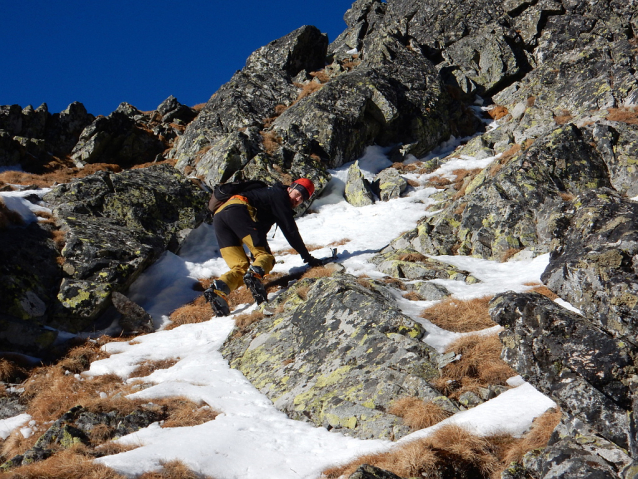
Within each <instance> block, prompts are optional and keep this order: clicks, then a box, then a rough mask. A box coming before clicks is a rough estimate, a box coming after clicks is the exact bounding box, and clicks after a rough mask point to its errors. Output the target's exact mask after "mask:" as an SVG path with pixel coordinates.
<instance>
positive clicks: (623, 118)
mask: <svg viewBox="0 0 638 479" xmlns="http://www.w3.org/2000/svg"><path fill="white" fill-rule="evenodd" d="M607 120H609V121H619V122H622V123H627V124H629V125H638V108H636V107H635V106H633V107H630V108H624V107H623V108H609V114H608V115H607Z"/></svg>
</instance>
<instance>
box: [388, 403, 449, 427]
mask: <svg viewBox="0 0 638 479" xmlns="http://www.w3.org/2000/svg"><path fill="white" fill-rule="evenodd" d="M388 412H389V413H390V414H394V415H395V416H399V417H400V418H402V419H403V423H404V424H405V425H406V426H408V427H409V428H410V429H412V430H413V431H417V430H419V429H424V428H426V427H430V426H434V425H435V424H437V423H439V422H441V421H443V419H446V418H448V417H450V415H451V414H450V413H449V412H447V411H445V410H444V409H442V408H441V407H440V406H438V405H437V404H434V403H433V402H431V401H424V400H423V399H419V398H416V397H404V398H401V399H399V400H397V401H395V402H394V404H392V406H391V407H390V409H388Z"/></svg>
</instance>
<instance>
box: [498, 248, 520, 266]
mask: <svg viewBox="0 0 638 479" xmlns="http://www.w3.org/2000/svg"><path fill="white" fill-rule="evenodd" d="M521 251H523V248H509V249H508V250H506V251H503V253H502V254H501V257H500V258H499V259H500V261H501V263H506V262H507V260H509V259H510V258H511V257H512V256H514V255H515V254H517V253H520V252H521Z"/></svg>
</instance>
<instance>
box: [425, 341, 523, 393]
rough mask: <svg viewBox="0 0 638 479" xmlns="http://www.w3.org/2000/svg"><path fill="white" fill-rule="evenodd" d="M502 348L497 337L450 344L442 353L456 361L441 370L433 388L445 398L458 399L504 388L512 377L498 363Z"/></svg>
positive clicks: (506, 369)
mask: <svg viewBox="0 0 638 479" xmlns="http://www.w3.org/2000/svg"><path fill="white" fill-rule="evenodd" d="M501 350H502V344H501V341H500V340H499V339H498V335H491V336H484V335H480V334H471V335H466V336H462V337H460V338H459V339H457V340H456V341H454V342H453V343H452V344H451V345H450V346H449V347H448V348H447V349H446V352H454V353H456V354H457V356H459V359H457V360H456V361H453V362H451V363H450V364H448V365H447V366H445V367H444V368H443V369H441V373H440V374H441V375H440V377H439V378H438V379H436V380H435V381H434V386H435V387H436V388H437V389H438V390H440V391H441V392H443V394H445V395H446V396H448V397H451V398H456V399H458V398H459V397H460V396H461V394H463V393H465V392H468V391H471V392H474V393H476V392H478V390H479V388H485V387H488V386H491V385H501V386H505V385H506V384H507V383H506V381H507V380H508V379H509V378H511V377H513V376H515V375H516V371H514V370H513V369H512V368H511V367H510V366H509V365H508V364H507V363H505V361H503V360H502V359H501Z"/></svg>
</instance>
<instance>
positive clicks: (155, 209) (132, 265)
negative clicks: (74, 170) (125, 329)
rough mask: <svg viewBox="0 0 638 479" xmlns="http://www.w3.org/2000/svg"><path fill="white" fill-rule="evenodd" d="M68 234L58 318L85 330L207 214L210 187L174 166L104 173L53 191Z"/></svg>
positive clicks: (60, 323)
mask: <svg viewBox="0 0 638 479" xmlns="http://www.w3.org/2000/svg"><path fill="white" fill-rule="evenodd" d="M45 200H46V201H47V202H48V203H49V204H50V205H51V207H53V210H54V214H55V216H56V218H57V220H58V222H59V223H60V226H61V229H62V231H64V232H65V233H66V244H65V246H64V248H63V249H62V253H61V255H62V258H63V261H64V262H63V265H62V270H63V272H64V278H63V281H62V285H61V287H60V291H59V293H58V295H57V298H58V301H59V305H58V308H57V311H56V314H55V318H54V320H53V321H54V323H55V324H56V325H58V326H59V327H61V328H62V329H65V330H70V331H79V330H82V329H84V328H86V327H88V326H90V325H91V324H93V321H95V319H96V318H97V317H98V316H99V314H100V313H102V312H103V311H104V310H105V308H106V307H108V306H109V305H110V294H111V292H113V291H120V292H121V291H124V290H126V288H128V286H129V285H130V284H131V283H132V282H133V281H134V280H135V278H136V277H137V276H138V275H139V274H140V273H141V272H142V271H143V270H144V269H145V268H146V267H147V266H149V265H150V264H151V263H152V262H153V261H154V260H155V259H157V258H158V256H159V255H160V254H161V253H162V252H163V251H165V250H167V249H168V250H171V251H176V250H177V248H178V246H179V244H180V243H181V241H182V239H183V238H184V235H185V233H186V232H188V231H190V229H192V228H195V227H196V226H197V225H198V224H199V222H201V220H202V219H203V217H204V214H205V211H206V204H207V201H208V194H207V193H205V192H204V191H203V190H201V189H200V188H199V187H197V186H196V185H195V184H194V183H193V182H191V181H189V180H188V179H186V178H184V177H183V175H181V174H180V173H179V172H178V171H177V170H175V169H174V168H173V167H171V166H168V165H157V166H152V167H150V168H142V169H135V170H128V171H124V172H122V173H120V174H112V173H108V172H99V173H96V174H94V175H90V176H87V177H86V178H84V179H81V180H76V181H73V182H71V183H68V184H64V185H60V186H58V187H56V188H54V189H53V190H52V191H51V192H50V193H48V194H47V195H46V196H45Z"/></svg>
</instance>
